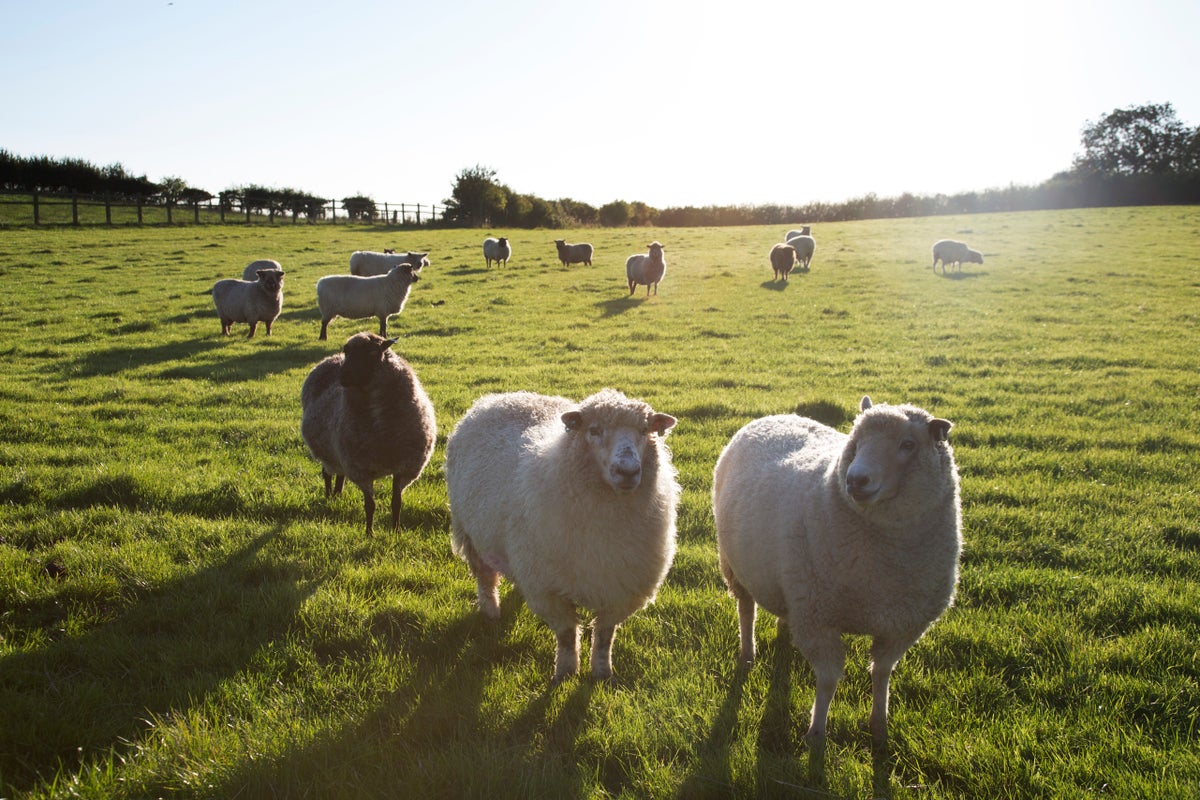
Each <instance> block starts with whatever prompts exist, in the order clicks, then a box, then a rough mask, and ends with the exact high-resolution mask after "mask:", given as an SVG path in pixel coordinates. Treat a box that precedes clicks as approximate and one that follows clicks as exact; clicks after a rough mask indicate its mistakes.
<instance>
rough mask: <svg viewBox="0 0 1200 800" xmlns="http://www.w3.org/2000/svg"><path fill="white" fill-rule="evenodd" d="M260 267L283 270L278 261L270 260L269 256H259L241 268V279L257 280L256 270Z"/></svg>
mask: <svg viewBox="0 0 1200 800" xmlns="http://www.w3.org/2000/svg"><path fill="white" fill-rule="evenodd" d="M260 269H273V270H275V271H276V272H283V265H282V264H280V263H279V262H278V261H272V260H271V259H269V258H260V259H259V260H258V261H251V262H250V263H249V264H247V265H246V268H245V269H244V270H242V280H244V281H254V280H258V271H259V270H260Z"/></svg>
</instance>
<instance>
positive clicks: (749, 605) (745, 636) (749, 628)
mask: <svg viewBox="0 0 1200 800" xmlns="http://www.w3.org/2000/svg"><path fill="white" fill-rule="evenodd" d="M738 588H741V587H738ZM735 596H736V597H737V607H738V638H739V640H740V644H741V647H740V650H739V652H738V661H740V662H742V663H743V664H753V663H754V617H755V615H756V614H757V612H758V606H757V605H755V603H754V598H753V597H751V596H750V593H749V592H747V591H746V590H745V589H742V594H737V595H735Z"/></svg>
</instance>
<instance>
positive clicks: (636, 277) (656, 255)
mask: <svg viewBox="0 0 1200 800" xmlns="http://www.w3.org/2000/svg"><path fill="white" fill-rule="evenodd" d="M647 248H648V249H649V252H648V253H634V254H633V255H631V256H630V257H629V258H627V259H625V280H626V281H627V282H628V283H629V294H630V295H632V294H633V292H634V290H635V289H636V288H637V286H638V284H639V283H641V284H645V285H646V296H647V297H649V296H650V285H651V284H653V285H654V294H656V295H657V294H658V282H659V281H661V280H662V279H663V275H665V274H666V272H667V257H666V256H665V255H663V249H664V248H663V246H662V245H661V244H659V243H658V242H651V243H650V244H649V245H647Z"/></svg>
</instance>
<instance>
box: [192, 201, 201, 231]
mask: <svg viewBox="0 0 1200 800" xmlns="http://www.w3.org/2000/svg"><path fill="white" fill-rule="evenodd" d="M192 219H194V220H195V221H196V224H197V225H199V224H200V202H199V201H196V202H195V203H192Z"/></svg>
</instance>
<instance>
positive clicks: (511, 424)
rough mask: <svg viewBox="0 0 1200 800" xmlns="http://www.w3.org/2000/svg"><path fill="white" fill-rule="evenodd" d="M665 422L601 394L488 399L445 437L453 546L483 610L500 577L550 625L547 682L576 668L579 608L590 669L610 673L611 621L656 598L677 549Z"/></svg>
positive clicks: (601, 675)
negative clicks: (588, 616)
mask: <svg viewBox="0 0 1200 800" xmlns="http://www.w3.org/2000/svg"><path fill="white" fill-rule="evenodd" d="M674 424H675V418H674V417H671V416H669V415H667V414H660V413H657V412H655V411H654V410H653V409H652V408H651V407H650V406H649V405H647V404H646V403H644V402H642V401H640V400H631V399H629V398H627V397H625V395H623V394H621V393H620V392H618V391H615V390H612V389H604V390H602V391H600V392H598V393H596V394H594V395H592V396H591V397H589V398H587V399H586V400H584V401H583V402H582V403H578V404H576V403H573V402H571V401H570V400H567V399H566V398H563V397H548V396H544V395H538V394H532V393H530V392H515V393H510V394H499V395H488V396H486V397H483V398H481V399H480V400H479V401H478V402H476V403H475V405H474V406H472V408H471V409H470V410H469V411H468V412H467V413H466V415H465V416H464V417H463V418H462V420H461V421H460V422H459V423H458V426H457V427H456V428H455V429H454V432H453V433H451V434H450V438H449V440H448V441H447V443H446V487H447V490H448V492H449V497H450V525H451V531H452V540H453V545H454V551H455V553H457V554H458V555H459V556H460V557H461V558H462V559H463V560H465V561H466V562H467V564H468V565H469V566H470V568H471V572H472V573H473V574H474V576H475V580H476V584H477V588H478V598H479V608H480V611H481V612H482V613H483V615H484V616H486V617H489V618H491V619H496V618H498V617H499V615H500V606H499V594H498V585H499V581H500V575H501V574H504V575H507V576H508V577H509V578H510V579H511V580H512V581H513V582H514V583H515V584H516V585H517V587H518V588H519V589H520V590H521V594H522V595H523V596H524V598H525V603H526V605H527V606H528V607H529V609H530V610H531V611H533V613H535V614H537V615H538V616H539V617H540V618H541V619H542V620H543V621H544V622H545V623H546V624H547V625H548V626H549V627H550V629H551V630H553V631H554V635H555V638H556V639H557V642H558V651H557V655H556V658H555V668H554V682H555V683H557V682H559V681H561V680H562V679H564V678H566V677H567V676H569V675H573V674H575V673H576V672H577V671H578V670H579V616H578V614H577V608H578V607H580V606H583V607H586V608H589V609H591V610H592V611H593V612H594V614H595V624H594V627H593V630H592V651H591V672H592V676H593V677H594V678H596V679H599V680H608V679H610V678H611V677H612V641H613V635H614V634H615V632H616V629H617V626H618V625H619V624H621V623H622V622H623V621H624V620H626V619H627V618H628V617H629V616H630V615H632V614H633V613H634V612H636V611H637V610H638V609H640V608H642V607H643V606H645V605H646V604H647V603H649V602H650V601H651V600H653V599H654V595H655V593H656V592H657V590H658V587H659V584H661V583H662V580H663V578H664V577H665V576H666V574H667V569H668V568H669V567H670V565H671V560H672V558H673V557H674V553H675V510H676V505H677V504H678V501H679V494H680V488H679V484H678V483H677V482H676V477H675V469H674V467H673V466H672V464H671V453H670V450H668V448H667V446H666V443H665V442H664V441H663V440H664V438H665V437H666V435H667V432H668V431H669V430H670V428H671V427H672V426H673V425H674Z"/></svg>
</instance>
